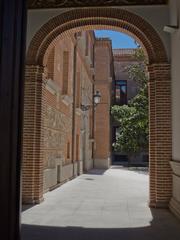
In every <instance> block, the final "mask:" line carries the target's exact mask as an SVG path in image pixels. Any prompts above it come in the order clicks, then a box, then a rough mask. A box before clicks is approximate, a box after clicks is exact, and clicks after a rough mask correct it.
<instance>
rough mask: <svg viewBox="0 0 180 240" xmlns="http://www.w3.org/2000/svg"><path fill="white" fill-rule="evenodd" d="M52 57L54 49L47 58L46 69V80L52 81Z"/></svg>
mask: <svg viewBox="0 0 180 240" xmlns="http://www.w3.org/2000/svg"><path fill="white" fill-rule="evenodd" d="M54 56H55V48H53V49H52V50H51V53H50V54H49V57H48V62H47V68H48V79H51V80H53V79H54Z"/></svg>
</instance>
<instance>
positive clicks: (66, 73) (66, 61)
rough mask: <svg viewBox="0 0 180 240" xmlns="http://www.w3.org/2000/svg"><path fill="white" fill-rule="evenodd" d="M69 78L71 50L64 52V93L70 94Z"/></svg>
mask: <svg viewBox="0 0 180 240" xmlns="http://www.w3.org/2000/svg"><path fill="white" fill-rule="evenodd" d="M68 78H69V52H68V51H64V52H63V78H62V80H63V88H62V94H64V95H67V94H68Z"/></svg>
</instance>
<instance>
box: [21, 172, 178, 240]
mask: <svg viewBox="0 0 180 240" xmlns="http://www.w3.org/2000/svg"><path fill="white" fill-rule="evenodd" d="M148 183H149V177H148V174H147V171H146V170H141V171H139V170H137V169H125V168H120V167H113V168H112V169H109V170H107V171H100V170H93V171H91V172H90V173H88V174H84V175H81V176H80V177H78V178H76V179H74V180H72V181H70V182H68V183H66V184H64V185H63V186H61V187H60V188H58V189H56V190H54V191H52V192H48V193H47V194H45V201H44V202H43V203H42V204H40V205H36V206H34V207H31V208H29V209H27V210H25V211H24V212H23V213H22V224H23V225H22V236H23V240H81V239H82V240H96V239H97V240H111V239H112V240H119V239H120V240H121V239H123V240H136V239H138V240H179V239H180V221H179V220H177V219H176V218H175V217H174V216H173V215H172V214H171V213H170V212H169V211H168V210H162V209H150V208H149V207H148Z"/></svg>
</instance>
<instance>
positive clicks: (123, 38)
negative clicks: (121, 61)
mask: <svg viewBox="0 0 180 240" xmlns="http://www.w3.org/2000/svg"><path fill="white" fill-rule="evenodd" d="M94 32H95V35H96V37H108V38H110V39H111V40H112V46H113V49H114V48H137V45H136V44H135V40H134V39H133V38H131V37H129V36H128V35H126V34H124V33H121V32H116V31H110V30H95V31H94Z"/></svg>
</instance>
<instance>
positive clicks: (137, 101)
mask: <svg viewBox="0 0 180 240" xmlns="http://www.w3.org/2000/svg"><path fill="white" fill-rule="evenodd" d="M135 57H136V59H137V63H135V64H131V65H129V66H128V67H127V68H126V70H127V72H128V74H129V77H130V78H131V79H133V80H134V81H136V83H137V84H138V86H139V93H138V94H137V95H136V96H135V97H134V98H133V99H132V100H131V101H129V102H128V105H123V106H118V105H114V106H113V107H112V109H111V113H112V116H113V118H114V120H115V121H116V122H117V123H118V125H119V128H118V132H117V136H116V143H113V146H114V149H115V151H121V152H128V153H138V152H141V151H147V150H148V138H149V131H148V129H149V127H148V86H147V82H148V77H147V72H146V58H145V56H144V53H143V51H142V49H137V50H136V53H135Z"/></svg>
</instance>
